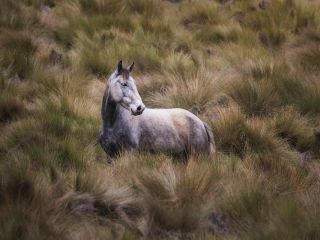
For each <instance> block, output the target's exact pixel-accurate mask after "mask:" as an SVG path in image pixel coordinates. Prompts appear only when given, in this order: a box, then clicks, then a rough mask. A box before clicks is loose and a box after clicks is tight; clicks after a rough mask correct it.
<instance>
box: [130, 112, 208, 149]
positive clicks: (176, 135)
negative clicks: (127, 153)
mask: <svg viewBox="0 0 320 240" xmlns="http://www.w3.org/2000/svg"><path fill="white" fill-rule="evenodd" d="M136 120H139V121H140V131H141V138H140V144H139V145H140V147H142V148H148V147H151V148H154V149H152V150H157V149H158V150H160V151H162V150H166V149H167V150H169V151H173V152H181V151H186V150H191V149H193V150H195V151H200V152H211V151H210V149H211V148H212V146H211V143H210V137H209V135H208V134H209V133H208V130H207V129H206V126H205V124H204V123H203V122H202V121H201V120H200V119H199V118H198V117H197V116H195V115H194V114H193V113H191V112H189V111H187V110H185V109H181V108H173V109H146V110H145V111H144V113H143V114H142V115H140V116H139V117H138V118H137V119H136Z"/></svg>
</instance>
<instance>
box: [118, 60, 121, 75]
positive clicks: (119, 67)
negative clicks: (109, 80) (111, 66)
mask: <svg viewBox="0 0 320 240" xmlns="http://www.w3.org/2000/svg"><path fill="white" fill-rule="evenodd" d="M121 71H122V60H120V61H119V63H118V73H120V72H121Z"/></svg>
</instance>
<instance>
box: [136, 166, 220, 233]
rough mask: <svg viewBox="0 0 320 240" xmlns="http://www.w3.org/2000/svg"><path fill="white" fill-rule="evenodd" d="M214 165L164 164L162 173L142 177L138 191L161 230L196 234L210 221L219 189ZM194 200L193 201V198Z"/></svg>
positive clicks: (160, 171) (138, 184)
mask: <svg viewBox="0 0 320 240" xmlns="http://www.w3.org/2000/svg"><path fill="white" fill-rule="evenodd" d="M211 165H212V164H210V163H209V164H208V163H200V164H196V163H194V162H189V163H188V165H187V166H185V167H184V166H183V167H181V166H180V167H179V166H173V165H172V163H169V164H164V165H163V166H162V167H161V168H160V169H159V170H158V171H153V172H150V173H142V174H140V175H139V176H138V182H137V187H138V189H139V191H141V192H142V196H143V197H144V199H145V201H146V202H145V204H146V206H147V208H148V210H149V211H150V214H151V215H152V218H153V223H152V224H154V225H155V226H157V227H158V228H160V229H165V230H175V231H177V230H183V231H187V232H188V231H194V230H195V229H197V228H198V227H199V224H200V223H201V220H202V219H203V218H205V217H206V214H207V211H208V208H210V207H212V206H210V205H211V204H212V203H211V197H210V195H211V194H212V193H213V192H214V188H215V179H216V175H215V171H214V167H213V166H211ZM191 196H192V197H191Z"/></svg>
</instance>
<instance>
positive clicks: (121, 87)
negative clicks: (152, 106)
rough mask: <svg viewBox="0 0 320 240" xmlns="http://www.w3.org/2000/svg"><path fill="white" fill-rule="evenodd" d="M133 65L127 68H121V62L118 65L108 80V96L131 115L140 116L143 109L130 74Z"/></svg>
mask: <svg viewBox="0 0 320 240" xmlns="http://www.w3.org/2000/svg"><path fill="white" fill-rule="evenodd" d="M133 65H134V63H132V64H131V65H130V66H129V67H128V68H123V67H122V61H120V62H119V63H118V68H117V70H116V71H115V72H114V73H113V74H112V75H111V76H110V78H109V94H110V96H111V97H112V99H113V100H114V101H115V102H117V103H119V104H120V105H121V106H122V107H124V108H125V109H127V110H128V111H130V112H131V114H132V115H135V116H136V115H140V114H142V112H143V111H144V109H145V105H144V104H143V102H142V100H141V97H140V94H139V92H138V90H137V86H136V83H135V80H134V79H133V78H132V77H131V75H130V73H131V71H132V69H133Z"/></svg>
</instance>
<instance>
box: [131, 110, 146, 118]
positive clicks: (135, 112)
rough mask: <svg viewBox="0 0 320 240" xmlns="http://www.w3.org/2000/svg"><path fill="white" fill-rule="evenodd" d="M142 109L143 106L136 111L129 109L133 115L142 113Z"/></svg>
mask: <svg viewBox="0 0 320 240" xmlns="http://www.w3.org/2000/svg"><path fill="white" fill-rule="evenodd" d="M144 109H145V108H141V109H140V110H137V111H133V110H132V109H131V114H132V115H133V116H138V115H141V114H142V113H143V111H144Z"/></svg>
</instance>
